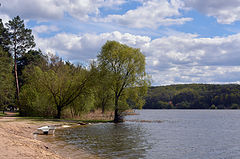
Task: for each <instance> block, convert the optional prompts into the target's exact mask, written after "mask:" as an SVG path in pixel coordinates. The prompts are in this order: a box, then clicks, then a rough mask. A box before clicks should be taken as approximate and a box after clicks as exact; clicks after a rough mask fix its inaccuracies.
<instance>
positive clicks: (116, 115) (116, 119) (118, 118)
mask: <svg viewBox="0 0 240 159" xmlns="http://www.w3.org/2000/svg"><path fill="white" fill-rule="evenodd" d="M113 122H114V123H120V122H123V119H122V117H121V116H120V114H119V110H118V97H116V99H115V111H114V121H113Z"/></svg>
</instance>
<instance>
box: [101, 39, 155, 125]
mask: <svg viewBox="0 0 240 159" xmlns="http://www.w3.org/2000/svg"><path fill="white" fill-rule="evenodd" d="M98 63H99V68H100V70H101V71H102V72H105V73H106V76H107V78H108V79H109V82H108V85H109V87H110V88H111V89H112V90H113V96H114V101H115V120H114V121H116V122H117V121H118V119H117V118H119V117H118V116H119V115H120V114H118V113H119V112H118V110H119V109H120V110H125V109H127V103H126V100H127V99H128V97H129V96H128V92H129V91H133V90H131V89H134V90H135V91H136V92H134V93H135V96H132V97H134V98H135V99H137V96H138V97H140V96H141V95H144V91H142V92H143V93H142V94H141V93H137V92H140V90H141V89H138V88H136V87H139V88H142V87H144V88H147V87H148V83H150V81H149V79H148V77H147V74H146V72H145V56H144V55H143V54H142V53H141V52H140V50H139V49H135V48H131V47H129V46H127V45H123V44H120V43H119V42H116V41H107V42H106V44H105V45H104V46H103V47H102V50H101V53H100V54H99V55H98ZM142 90H146V89H142ZM134 98H133V99H134ZM132 101H137V100H132ZM138 101H139V102H138V103H137V104H141V105H143V103H144V102H143V101H141V100H138ZM135 103H136V102H135ZM119 104H120V105H119ZM140 107H141V106H140Z"/></svg>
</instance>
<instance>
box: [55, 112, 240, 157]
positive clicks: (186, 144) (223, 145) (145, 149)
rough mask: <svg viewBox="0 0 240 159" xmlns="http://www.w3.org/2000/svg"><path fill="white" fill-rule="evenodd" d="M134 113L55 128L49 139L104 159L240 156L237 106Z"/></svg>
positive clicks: (239, 124)
mask: <svg viewBox="0 0 240 159" xmlns="http://www.w3.org/2000/svg"><path fill="white" fill-rule="evenodd" d="M135 112H136V113H138V114H139V115H131V116H127V117H126V120H127V121H126V122H124V123H121V124H114V123H104V124H96V125H89V126H86V127H77V128H68V129H63V130H60V131H57V132H56V135H55V137H52V140H55V141H63V142H64V143H65V146H66V145H71V146H73V147H74V150H73V151H72V153H73V154H74V153H75V154H77V153H76V152H77V151H78V149H83V150H86V151H87V152H90V153H91V154H94V155H96V156H99V157H101V158H109V159H115V158H119V159H138V158H146V159H239V158H240V111H239V110H136V111H135ZM159 121H162V122H159ZM55 143H57V142H55ZM63 150H64V146H63ZM70 153H71V152H70ZM71 157H73V158H78V157H79V156H77V155H76V156H74V155H71Z"/></svg>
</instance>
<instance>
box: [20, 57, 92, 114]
mask: <svg viewBox="0 0 240 159" xmlns="http://www.w3.org/2000/svg"><path fill="white" fill-rule="evenodd" d="M27 73H28V75H27V76H28V77H29V80H28V81H27V83H26V84H25V85H24V86H23V90H22V92H21V96H20V97H21V98H20V99H21V105H22V109H23V114H24V115H28V116H29V115H31V114H34V115H39V116H52V117H57V118H61V116H62V111H63V109H65V108H70V109H71V112H72V113H73V114H72V115H73V116H74V115H76V114H77V113H78V110H82V111H83V110H86V109H87V108H84V107H87V106H89V105H86V104H85V103H87V102H88V104H89V101H88V100H87V99H88V98H91V94H92V93H91V85H92V82H91V79H92V76H93V72H91V70H87V69H86V68H83V67H81V66H74V65H72V64H70V63H69V62H64V61H62V60H61V59H60V58H58V57H51V59H50V63H49V64H48V65H47V66H45V67H44V68H40V67H34V69H33V71H29V70H28V71H27ZM41 101H43V103H42V102H41ZM80 101H81V102H80ZM90 105H91V104H90ZM32 112H34V113H32ZM41 112H44V113H46V114H41ZM28 113H30V114H28Z"/></svg>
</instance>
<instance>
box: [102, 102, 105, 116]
mask: <svg viewBox="0 0 240 159" xmlns="http://www.w3.org/2000/svg"><path fill="white" fill-rule="evenodd" d="M104 112H105V102H104V100H103V101H102V114H104Z"/></svg>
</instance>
